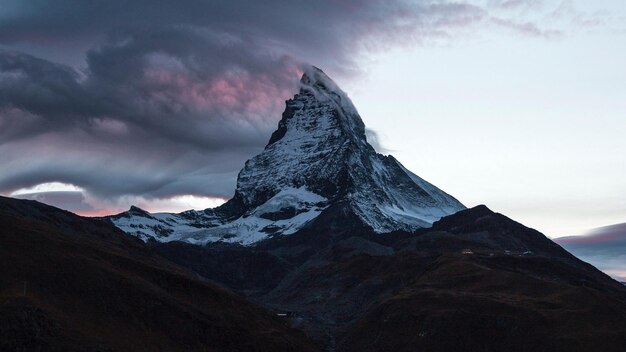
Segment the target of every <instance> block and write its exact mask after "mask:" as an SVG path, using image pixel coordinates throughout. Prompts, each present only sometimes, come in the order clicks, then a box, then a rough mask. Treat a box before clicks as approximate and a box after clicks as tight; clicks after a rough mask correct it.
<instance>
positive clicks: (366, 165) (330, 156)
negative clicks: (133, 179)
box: [110, 68, 465, 245]
mask: <svg viewBox="0 0 626 352" xmlns="http://www.w3.org/2000/svg"><path fill="white" fill-rule="evenodd" d="M464 208H465V207H464V206H463V205H462V204H461V203H460V202H459V201H457V200H456V199H454V198H453V197H451V196H450V195H448V194H446V193H445V192H443V191H441V190H440V189H438V188H437V187H435V186H433V185H432V184H430V183H428V182H426V181H424V180H423V179H421V178H419V177H418V176H416V175H415V174H413V173H412V172H410V171H409V170H407V169H406V168H404V167H403V166H402V165H401V164H400V163H399V162H398V161H397V160H396V159H394V158H393V157H392V156H384V155H381V154H378V153H377V152H376V151H375V150H374V148H373V147H372V146H371V145H370V144H369V143H368V142H367V138H366V135H365V126H364V125H363V121H362V120H361V117H360V116H359V114H358V112H357V110H356V108H355V107H354V105H353V104H352V102H351V101H350V99H349V98H348V96H347V95H346V94H345V93H344V92H343V91H342V90H341V89H340V88H339V87H337V85H336V84H335V83H334V82H333V81H332V80H331V79H330V78H328V77H327V76H326V75H325V74H324V73H323V72H322V71H321V70H319V69H317V68H311V69H310V70H309V71H308V72H306V73H305V74H304V75H303V76H302V79H301V81H300V92H299V93H298V94H296V95H295V96H294V97H293V98H292V99H290V100H288V101H287V102H286V108H285V111H284V112H283V116H282V119H281V120H280V122H279V124H278V129H277V130H276V131H275V132H274V133H273V134H272V136H271V138H270V140H269V143H268V144H267V146H266V147H265V150H264V151H263V152H262V153H261V154H259V155H257V156H255V157H254V158H252V159H250V160H248V161H247V162H246V164H245V166H244V167H243V169H242V170H241V172H240V173H239V176H238V179H237V188H236V191H235V195H234V196H233V198H232V199H231V200H229V201H228V202H227V203H226V204H224V205H223V206H221V207H218V208H216V209H208V210H205V211H199V212H198V211H188V212H184V213H180V214H149V213H147V212H145V211H142V210H141V209H138V208H132V209H131V210H130V211H128V212H125V213H122V214H119V215H117V216H113V217H110V220H111V221H112V222H113V223H114V224H115V225H116V226H118V227H119V228H121V229H122V230H124V231H126V232H127V233H129V234H133V235H135V236H138V237H139V238H141V239H144V240H147V239H149V238H154V239H156V240H158V241H162V242H168V241H173V240H178V241H186V242H189V243H194V244H203V243H209V242H216V241H221V242H230V243H241V244H245V245H248V244H252V243H256V242H258V241H260V240H264V239H267V238H269V237H271V236H276V235H289V234H293V233H295V232H297V231H298V230H300V229H302V228H304V227H305V226H316V219H319V217H320V215H322V214H324V215H326V216H325V218H326V221H325V222H324V225H325V226H329V227H330V226H334V222H332V221H331V222H329V221H328V219H329V218H334V217H332V216H329V215H330V214H335V215H340V218H341V221H340V223H339V224H338V225H339V226H341V227H346V226H347V225H348V222H347V221H346V219H348V218H349V219H352V220H353V223H352V224H351V226H366V227H369V228H371V229H372V230H373V231H374V232H377V233H384V232H390V231H394V230H407V231H412V230H415V229H418V228H422V227H430V226H431V224H432V223H433V222H435V221H437V220H438V219H440V218H441V217H442V216H445V215H449V214H453V213H455V212H457V211H459V210H462V209H464ZM317 225H320V224H319V223H318V224H317Z"/></svg>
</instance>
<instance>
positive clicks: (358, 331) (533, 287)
mask: <svg viewBox="0 0 626 352" xmlns="http://www.w3.org/2000/svg"><path fill="white" fill-rule="evenodd" d="M152 245H153V247H154V248H155V250H156V251H157V252H158V253H160V254H161V255H163V256H165V257H167V258H170V259H171V260H173V261H176V262H177V263H179V264H181V265H183V266H186V267H188V268H190V269H192V270H194V271H195V272H197V273H198V274H199V275H202V276H204V277H207V278H210V279H211V280H215V281H217V282H220V283H222V284H224V285H226V286H228V287H230V288H232V289H233V290H236V291H238V292H240V293H242V294H245V295H247V296H248V297H250V298H251V299H252V300H254V301H256V302H261V303H263V304H265V305H266V306H267V307H269V308H271V309H274V310H277V311H284V312H287V313H288V314H289V315H290V317H291V321H292V323H293V324H294V326H297V327H301V328H303V329H304V330H305V331H307V333H308V334H310V335H311V336H313V337H315V338H316V339H318V340H320V341H322V342H324V343H325V344H326V346H327V349H328V350H336V351H418V350H424V351H460V350H463V351H596V350H602V351H624V350H626V288H625V287H623V285H620V284H619V283H618V282H616V281H614V280H612V279H611V278H609V277H608V276H607V275H605V274H604V273H602V272H600V271H598V270H597V269H595V268H594V267H593V266H591V265H589V264H587V263H584V262H582V261H580V260H579V259H577V258H576V257H574V256H573V255H571V254H569V253H568V252H567V251H565V250H564V249H563V248H561V247H560V246H558V245H557V244H555V243H554V242H552V241H551V240H550V239H548V238H547V237H545V236H544V235H542V234H541V233H539V232H537V231H535V230H532V229H529V228H527V227H525V226H523V225H521V224H519V223H517V222H515V221H513V220H511V219H509V218H507V217H505V216H503V215H501V214H497V213H494V212H492V211H491V210H489V209H487V208H486V207H485V206H479V207H475V208H472V209H468V210H464V211H460V212H458V213H456V214H454V215H450V216H447V217H444V218H442V219H441V220H439V221H437V222H435V224H434V225H433V227H432V228H429V229H420V230H418V231H416V232H414V233H409V232H404V231H397V232H393V233H389V234H382V235H381V234H376V233H375V232H373V231H372V230H371V229H369V228H367V227H365V226H364V227H362V228H361V229H354V228H351V229H347V230H346V229H341V228H334V229H329V228H328V227H324V226H321V227H319V228H316V227H307V228H306V229H303V230H301V231H300V232H298V233H295V234H293V235H291V236H282V237H276V238H273V239H270V240H267V241H263V242H260V243H259V244H258V245H256V246H252V247H245V246H239V245H233V244H225V243H215V244H211V245H208V246H204V247H201V246H194V245H189V244H186V243H182V242H170V243H158V242H152Z"/></svg>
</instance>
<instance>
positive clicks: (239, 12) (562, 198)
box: [0, 0, 626, 236]
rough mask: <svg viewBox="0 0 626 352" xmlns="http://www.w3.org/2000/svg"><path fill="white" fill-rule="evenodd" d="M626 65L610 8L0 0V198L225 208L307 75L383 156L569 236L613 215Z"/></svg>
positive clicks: (616, 4) (427, 1) (421, 1)
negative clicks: (322, 74)
mask: <svg viewBox="0 0 626 352" xmlns="http://www.w3.org/2000/svg"><path fill="white" fill-rule="evenodd" d="M624 62H626V3H624V2H623V1H621V0H601V1H593V2H589V1H584V2H583V1H569V0H475V1H474V0H472V1H453V0H416V1H392V0H388V1H383V0H380V1H370V0H345V1H339V0H334V1H331V0H327V1H278V0H273V1H263V2H261V1H239V0H230V1H210V2H209V1H199V0H197V1H188V2H185V5H184V6H183V5H181V3H180V2H177V1H170V0H168V1H165V0H156V1H155V0H150V1H148V0H145V1H122V0H108V1H89V2H87V1H70V0H58V1H21V0H15V1H11V0H4V1H3V4H2V6H0V193H1V194H4V195H13V196H17V195H19V196H22V197H30V198H35V199H40V200H42V201H45V202H48V203H51V204H55V205H57V206H61V207H64V208H67V209H69V210H72V211H77V212H79V213H81V214H87V215H89V214H93V215H95V214H98V215H101V214H106V213H111V212H117V211H121V210H124V209H126V208H128V206H129V205H130V204H137V205H139V206H141V207H143V208H146V209H148V210H151V211H165V210H170V211H181V210H184V209H187V208H191V207H193V208H197V209H202V208H205V207H208V206H214V205H216V204H219V203H220V202H222V201H223V200H224V199H227V198H229V197H230V196H231V195H232V193H233V191H234V186H235V177H236V174H237V172H238V171H239V169H240V168H241V166H242V165H243V163H244V161H245V160H246V159H248V158H249V157H251V156H253V155H255V154H256V153H258V152H259V151H260V150H262V148H263V146H264V145H265V144H266V142H267V140H268V139H269V136H270V134H271V132H272V131H273V129H275V127H276V124H277V122H278V120H279V119H280V114H281V112H282V109H283V107H284V101H285V100H286V99H288V98H289V97H290V96H291V95H293V93H294V92H295V89H296V84H297V81H298V79H299V76H300V74H301V71H302V67H303V65H307V64H313V65H316V66H318V67H320V68H322V69H323V70H324V71H326V72H327V73H328V74H329V75H330V76H331V77H333V78H334V79H335V81H336V82H337V83H338V84H339V85H340V86H341V87H342V88H343V89H344V90H345V91H347V93H348V94H349V95H350V97H351V98H352V99H353V102H354V103H355V105H356V106H357V108H358V109H359V111H360V113H361V116H362V117H363V120H364V122H365V123H366V125H367V126H368V127H369V128H370V129H372V130H373V131H375V132H376V133H377V135H378V141H379V144H380V146H379V150H380V151H381V152H384V153H392V154H394V155H395V156H396V157H397V158H398V159H399V160H401V161H402V162H403V163H404V165H406V166H407V167H408V168H410V169H411V170H412V171H414V172H415V173H416V174H418V175H420V176H422V177H423V178H425V179H427V180H429V181H431V182H432V183H434V184H435V185H437V186H439V187H440V188H442V189H444V190H445V191H447V192H448V193H450V194H452V195H454V196H455V197H457V198H458V199H459V200H461V201H462V202H463V203H464V204H465V205H467V206H473V205H477V204H481V203H484V204H487V205H488V206H490V207H491V208H492V209H494V210H496V211H499V212H502V213H504V214H506V215H508V216H510V217H512V218H514V219H516V220H518V221H521V222H523V223H525V224H526V225H528V226H531V227H535V228H537V229H539V230H540V231H543V232H544V233H546V234H547V235H549V236H560V235H572V234H580V233H583V232H584V231H585V230H586V229H589V228H592V227H597V226H602V225H609V224H613V223H621V222H624V221H625V220H626V178H625V177H624V175H626V157H625V155H626V142H625V138H624V136H626V83H624V82H626V65H624ZM52 191H56V192H52ZM26 194H29V195H26Z"/></svg>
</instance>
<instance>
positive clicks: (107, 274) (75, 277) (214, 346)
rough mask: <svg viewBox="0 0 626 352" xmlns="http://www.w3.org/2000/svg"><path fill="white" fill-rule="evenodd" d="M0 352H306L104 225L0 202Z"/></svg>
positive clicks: (247, 307) (248, 308)
mask: <svg viewBox="0 0 626 352" xmlns="http://www.w3.org/2000/svg"><path fill="white" fill-rule="evenodd" d="M0 268H1V270H0V350H1V351H303V350H304V351H314V350H316V347H315V346H313V345H312V344H311V343H310V342H309V341H308V339H307V338H306V337H304V335H303V334H301V333H300V332H298V331H296V330H293V329H291V328H288V327H287V326H286V325H285V322H284V321H283V320H282V319H280V318H278V317H276V316H275V315H274V314H270V313H269V312H267V311H265V310H263V309H261V308H258V307H257V306H255V305H253V304H251V303H249V302H247V301H246V300H245V299H243V298H241V297H239V296H237V295H234V294H232V293H229V292H228V291H226V290H224V289H222V288H219V287H217V286H215V285H214V284H210V283H207V282H205V281H203V280H200V279H199V278H197V277H196V278H193V277H191V276H190V274H188V273H187V271H185V270H183V269H181V268H180V267H179V266H177V265H175V264H173V263H171V262H169V261H167V260H165V259H163V258H162V257H160V256H158V255H156V254H154V253H153V251H152V250H151V249H150V248H148V247H147V246H146V245H145V244H143V243H142V242H141V241H139V240H137V239H135V238H133V237H131V236H128V235H126V234H125V233H123V232H121V231H119V230H118V229H116V228H115V227H113V226H111V225H110V224H108V223H105V222H103V221H99V220H93V219H88V218H82V217H79V216H76V215H74V214H71V213H69V212H65V211H62V210H59V209H56V208H52V207H49V206H46V205H43V204H41V203H37V202H34V201H26V200H16V199H10V198H4V197H0Z"/></svg>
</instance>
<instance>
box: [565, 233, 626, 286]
mask: <svg viewBox="0 0 626 352" xmlns="http://www.w3.org/2000/svg"><path fill="white" fill-rule="evenodd" d="M554 241H555V242H557V243H559V244H560V245H561V246H563V247H564V248H566V249H567V250H568V251H570V252H572V253H574V254H575V255H576V256H577V257H579V258H581V259H583V260H585V261H588V262H589V263H591V264H593V265H595V266H597V267H598V268H599V269H601V270H602V271H604V272H606V273H608V274H610V275H612V276H614V277H616V278H618V279H620V280H622V281H626V223H623V224H615V225H611V226H604V227H599V228H597V229H594V230H592V231H590V232H589V233H588V234H586V235H584V236H568V237H561V238H556V239H555V240H554Z"/></svg>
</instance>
